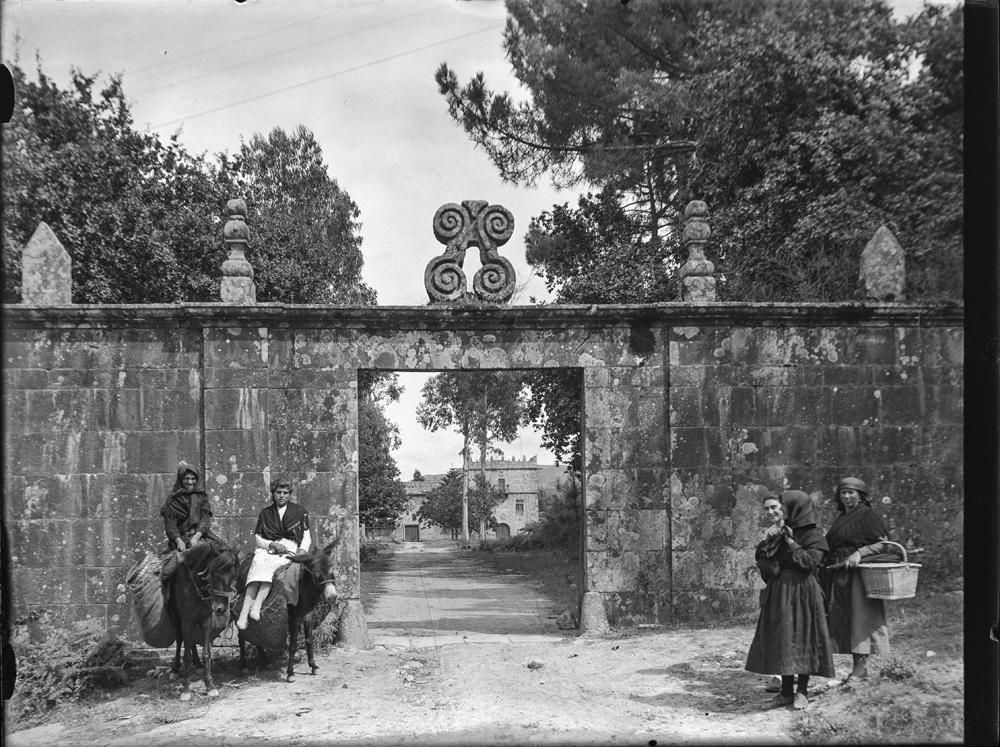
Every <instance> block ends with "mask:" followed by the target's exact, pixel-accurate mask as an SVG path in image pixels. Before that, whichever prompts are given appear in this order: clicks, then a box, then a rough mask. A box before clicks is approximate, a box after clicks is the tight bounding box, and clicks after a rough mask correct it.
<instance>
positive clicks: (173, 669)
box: [170, 625, 184, 681]
mask: <svg viewBox="0 0 1000 747" xmlns="http://www.w3.org/2000/svg"><path fill="white" fill-rule="evenodd" d="M174 630H175V635H176V636H177V647H176V649H175V651H174V662H173V664H171V665H170V679H171V681H173V680H176V679H177V678H178V677H180V676H181V646H183V645H184V636H183V634H182V633H181V630H180V626H179V625H176V626H174Z"/></svg>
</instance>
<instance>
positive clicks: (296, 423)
mask: <svg viewBox="0 0 1000 747" xmlns="http://www.w3.org/2000/svg"><path fill="white" fill-rule="evenodd" d="M270 394H271V397H270V399H269V405H268V413H269V418H270V423H271V424H272V427H274V428H279V429H289V430H294V429H296V428H305V429H330V427H331V426H333V429H334V430H341V429H346V428H347V427H348V425H353V423H355V422H356V420H357V409H358V402H357V396H356V390H355V389H349V390H347V391H344V390H340V391H336V390H331V389H327V388H321V389H281V390H273V391H272V392H271V393H270Z"/></svg>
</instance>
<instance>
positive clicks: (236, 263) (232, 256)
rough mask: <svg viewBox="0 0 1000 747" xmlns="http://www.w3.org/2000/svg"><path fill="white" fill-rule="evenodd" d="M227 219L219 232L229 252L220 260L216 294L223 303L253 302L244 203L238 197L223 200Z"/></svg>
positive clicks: (255, 300) (254, 289)
mask: <svg viewBox="0 0 1000 747" xmlns="http://www.w3.org/2000/svg"><path fill="white" fill-rule="evenodd" d="M226 212H227V213H229V220H228V221H227V222H226V225H225V228H223V229H222V236H223V239H224V240H225V242H226V246H227V247H228V249H229V256H228V257H226V260H225V261H224V262H223V263H222V283H221V285H220V286H219V296H220V297H221V298H222V302H223V303H232V304H243V305H248V304H255V303H257V287H256V286H255V285H254V282H253V267H252V266H251V265H250V262H249V261H248V260H247V258H246V253H245V252H246V248H247V241H248V240H249V238H250V229H249V228H247V224H246V214H247V204H246V201H244V200H242V199H237V200H229V201H228V202H226Z"/></svg>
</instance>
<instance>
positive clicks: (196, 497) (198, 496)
mask: <svg viewBox="0 0 1000 747" xmlns="http://www.w3.org/2000/svg"><path fill="white" fill-rule="evenodd" d="M185 472H194V474H195V475H197V477H198V482H197V484H196V485H195V487H194V490H191V491H186V490H184V486H183V485H182V483H181V478H182V477H183V476H184V473H185ZM160 516H162V517H163V531H164V532H165V533H166V535H167V541H168V542H169V544H170V548H171V549H173V547H174V542H175V541H176V540H177V538H178V537H180V538H182V539H183V540H184V541H185V542H188V541H189V540H190V539H191V536H192V535H193V534H195V532H201V536H202V539H203V540H207V541H209V542H215V543H216V544H220V545H221V544H225V543H223V541H222V540H221V539H220V538H219V537H218V536H217V535H216V534H215V533H214V532H213V531H212V507H211V506H210V505H209V502H208V494H207V493H206V492H205V487H204V483H203V481H202V477H201V472H200V471H199V470H198V468H197V467H195V466H194V465H191V464H188V463H187V462H181V463H180V464H178V465H177V480H176V481H175V482H174V489H173V492H171V494H170V497H168V498H167V501H166V503H164V504H163V507H162V508H161V509H160Z"/></svg>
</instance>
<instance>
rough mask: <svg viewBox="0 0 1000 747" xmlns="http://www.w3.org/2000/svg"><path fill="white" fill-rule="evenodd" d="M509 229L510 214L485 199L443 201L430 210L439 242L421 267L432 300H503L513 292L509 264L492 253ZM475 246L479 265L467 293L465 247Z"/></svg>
mask: <svg viewBox="0 0 1000 747" xmlns="http://www.w3.org/2000/svg"><path fill="white" fill-rule="evenodd" d="M513 233H514V216H513V215H511V212H510V211H509V210H508V209H507V208H505V207H503V206H502V205H488V204H487V203H486V201H485V200H463V201H462V204H461V205H458V204H456V203H454V202H449V203H447V204H445V205H442V206H441V207H439V208H438V209H437V212H436V213H434V237H435V238H436V239H437V240H438V241H440V242H441V243H442V244H444V245H445V247H446V248H445V251H444V254H440V255H438V256H437V257H434V258H433V259H432V260H431V261H430V262H428V263H427V268H426V269H425V270H424V287H425V288H426V289H427V295H428V296H429V297H430V299H431V302H432V303H442V302H448V301H468V300H479V301H484V302H486V303H506V302H507V301H509V300H510V297H511V296H512V295H514V282H515V279H516V278H515V275H514V267H513V265H511V263H510V262H509V261H508V260H507V259H506V258H505V257H501V256H500V254H499V253H498V252H497V248H498V247H500V246H503V245H504V244H506V243H507V240H508V239H510V237H511V235H512V234H513ZM469 247H478V248H479V260H480V262H481V263H482V267H480V268H479V271H478V272H476V275H475V277H474V278H473V280H472V289H473V294H472V295H471V296H470V294H469V293H467V291H466V278H465V272H464V271H463V270H462V264H463V263H464V262H465V251H466V249H468V248H469Z"/></svg>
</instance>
